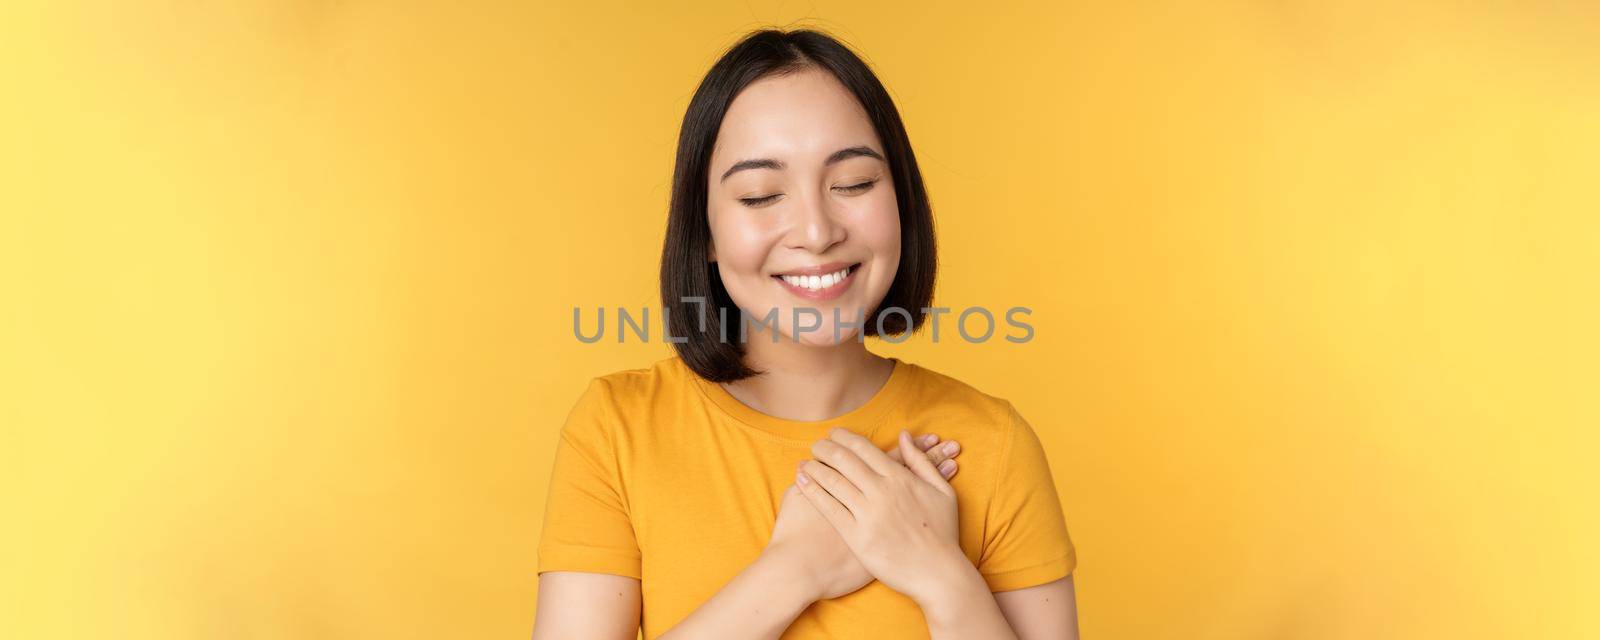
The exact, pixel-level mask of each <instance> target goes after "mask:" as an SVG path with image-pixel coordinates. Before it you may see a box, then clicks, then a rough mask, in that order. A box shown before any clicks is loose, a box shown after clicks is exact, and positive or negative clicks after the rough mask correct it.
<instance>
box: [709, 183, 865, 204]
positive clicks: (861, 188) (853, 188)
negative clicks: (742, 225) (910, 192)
mask: <svg viewBox="0 0 1600 640" xmlns="http://www.w3.org/2000/svg"><path fill="white" fill-rule="evenodd" d="M875 184H878V181H877V180H868V181H866V182H859V183H856V184H852V185H850V186H848V187H835V188H836V189H843V190H844V191H845V193H850V194H856V193H865V192H866V191H867V190H868V189H871V188H872V185H875ZM778 195H779V194H776V193H774V194H772V195H770V196H763V197H760V198H739V202H743V203H744V206H747V207H759V206H761V205H763V204H766V203H768V202H771V201H773V200H774V199H776V198H777V197H778Z"/></svg>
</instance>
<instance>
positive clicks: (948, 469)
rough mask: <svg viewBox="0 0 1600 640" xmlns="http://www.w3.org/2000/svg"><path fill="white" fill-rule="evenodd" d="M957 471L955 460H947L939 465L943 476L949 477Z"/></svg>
mask: <svg viewBox="0 0 1600 640" xmlns="http://www.w3.org/2000/svg"><path fill="white" fill-rule="evenodd" d="M955 470H956V461H955V460H945V461H944V462H941V463H939V473H942V474H944V475H947V476H948V475H950V474H951V473H954V472H955Z"/></svg>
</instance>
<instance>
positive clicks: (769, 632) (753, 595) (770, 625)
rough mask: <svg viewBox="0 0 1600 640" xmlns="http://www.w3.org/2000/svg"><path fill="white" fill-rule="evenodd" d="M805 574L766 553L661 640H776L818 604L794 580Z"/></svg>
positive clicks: (808, 590)
mask: <svg viewBox="0 0 1600 640" xmlns="http://www.w3.org/2000/svg"><path fill="white" fill-rule="evenodd" d="M802 573H803V572H802V570H801V568H799V567H794V566H789V564H788V563H787V562H786V561H784V560H782V559H780V557H779V556H775V555H773V554H767V553H763V554H761V556H759V557H757V558H756V561H755V562H752V563H750V566H748V567H745V568H744V571H740V572H739V575H736V576H734V577H733V579H732V580H729V581H728V584H726V585H723V587H722V589H721V590H719V591H717V593H716V595H714V596H711V599H710V600H707V601H706V603H705V604H702V605H700V608H698V609H695V610H694V613H691V614H689V617H688V618H685V619H684V620H683V622H680V623H678V624H677V625H676V626H674V627H672V629H670V630H668V631H667V632H666V633H665V634H663V635H662V636H661V638H662V640H683V639H688V638H763V639H766V638H774V639H775V638H777V637H778V636H779V635H782V634H783V631H784V630H785V629H788V628H789V625H790V623H793V622H794V619H795V618H798V617H800V613H801V612H803V611H805V610H806V607H809V606H811V603H812V602H814V601H815V600H816V597H815V595H814V594H815V591H814V590H812V589H810V588H809V587H807V586H806V585H805V584H804V583H803V582H802V581H799V580H795V579H794V578H795V576H798V575H802ZM574 637H576V636H574Z"/></svg>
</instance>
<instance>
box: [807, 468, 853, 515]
mask: <svg viewBox="0 0 1600 640" xmlns="http://www.w3.org/2000/svg"><path fill="white" fill-rule="evenodd" d="M800 471H801V472H803V473H805V474H806V475H807V476H809V477H810V478H811V479H812V480H815V481H816V483H817V484H819V485H821V486H822V489H823V490H824V491H827V492H828V494H829V495H832V496H833V497H834V499H836V500H838V501H839V504H842V505H844V508H846V509H849V510H850V513H856V512H857V511H859V510H860V508H861V506H862V504H861V503H862V501H863V500H865V499H866V498H865V497H864V496H862V495H861V489H859V488H857V487H856V485H854V484H851V482H850V480H849V479H848V478H845V477H844V476H843V475H840V473H839V472H838V471H835V470H834V469H833V468H832V467H829V466H828V465H825V464H822V463H821V462H817V461H816V460H803V461H801V462H800Z"/></svg>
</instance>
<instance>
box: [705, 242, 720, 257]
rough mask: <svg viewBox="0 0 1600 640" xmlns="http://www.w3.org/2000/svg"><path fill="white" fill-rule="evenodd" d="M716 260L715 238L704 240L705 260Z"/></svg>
mask: <svg viewBox="0 0 1600 640" xmlns="http://www.w3.org/2000/svg"><path fill="white" fill-rule="evenodd" d="M716 261H717V241H716V240H707V241H706V262H716Z"/></svg>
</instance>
